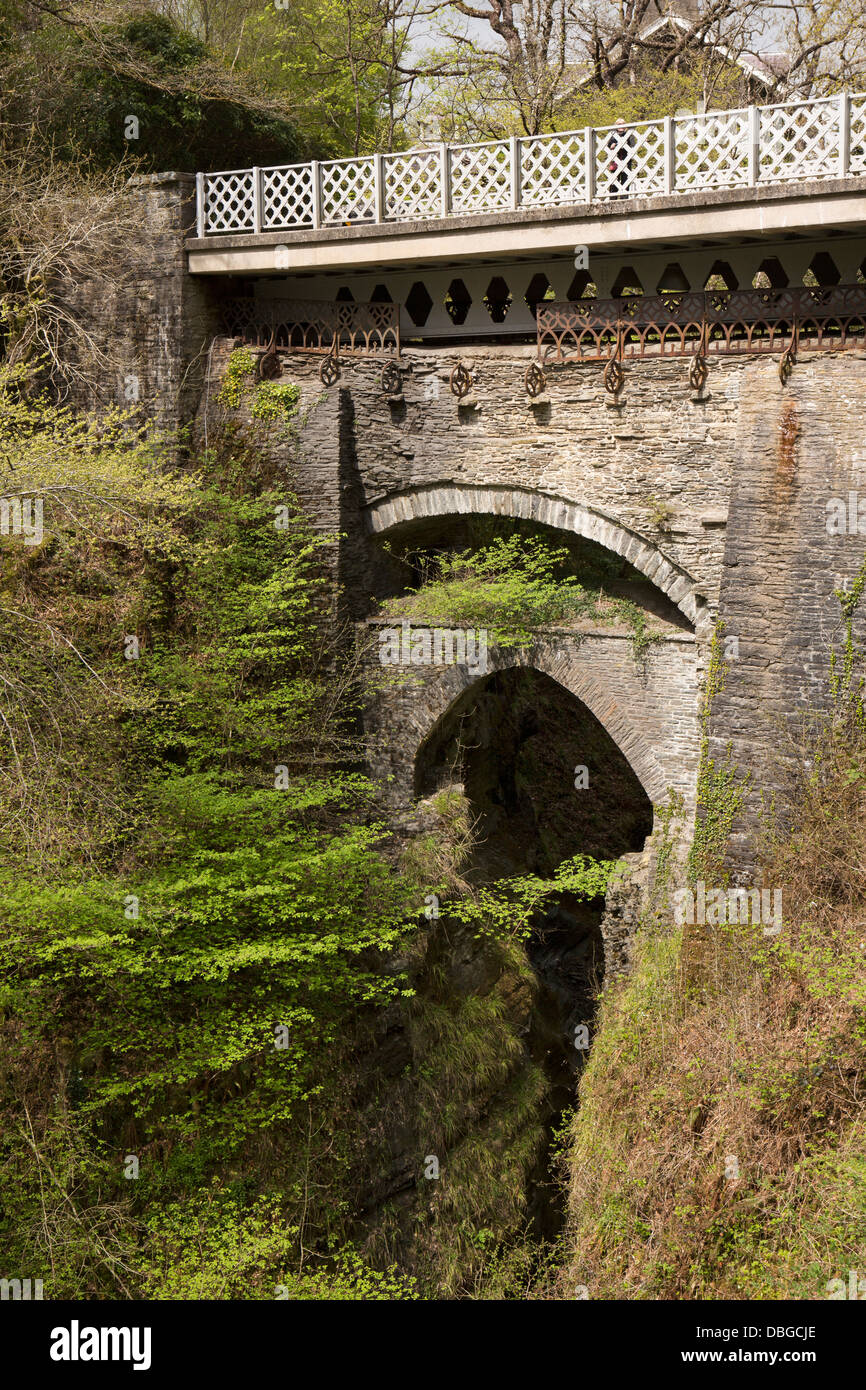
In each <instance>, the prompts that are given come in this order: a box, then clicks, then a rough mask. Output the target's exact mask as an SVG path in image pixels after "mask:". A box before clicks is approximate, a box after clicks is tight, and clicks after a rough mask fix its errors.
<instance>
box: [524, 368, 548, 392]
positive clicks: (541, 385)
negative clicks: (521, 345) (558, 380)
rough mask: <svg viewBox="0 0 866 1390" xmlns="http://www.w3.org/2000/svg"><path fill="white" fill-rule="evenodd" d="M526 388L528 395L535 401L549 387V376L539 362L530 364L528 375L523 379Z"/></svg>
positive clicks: (527, 370)
mask: <svg viewBox="0 0 866 1390" xmlns="http://www.w3.org/2000/svg"><path fill="white" fill-rule="evenodd" d="M523 380H524V384H525V386H526V394H527V395H528V396H530V397H531V398H532V399H533V400H535V399H536V398H537V397H538V396H540V395H541V393H542V391H544V390H545V389H546V387H547V376H546V375H545V373H544V370H543V368H542V367H539V365H538V363H537V362H530V364H529V366H528V367H527V368H526V375H525V377H524V378H523Z"/></svg>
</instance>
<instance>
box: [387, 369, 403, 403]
mask: <svg viewBox="0 0 866 1390" xmlns="http://www.w3.org/2000/svg"><path fill="white" fill-rule="evenodd" d="M382 390H383V392H384V393H385V395H386V396H400V395H402V394H403V378H402V376H401V375H400V368H399V367H398V366H397V363H396V362H386V363H385V365H384V367H383V368H382Z"/></svg>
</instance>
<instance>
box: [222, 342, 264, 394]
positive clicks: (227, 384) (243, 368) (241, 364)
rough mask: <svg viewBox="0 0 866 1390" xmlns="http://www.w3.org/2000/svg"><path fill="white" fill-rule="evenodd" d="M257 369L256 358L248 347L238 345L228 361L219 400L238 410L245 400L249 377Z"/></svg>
mask: <svg viewBox="0 0 866 1390" xmlns="http://www.w3.org/2000/svg"><path fill="white" fill-rule="evenodd" d="M255 370H256V359H255V357H254V356H253V354H252V352H251V351H250V349H249V348H248V347H237V348H235V349H234V351H233V352H232V355H231V357H230V358H229V360H228V362H227V363H226V369H225V372H224V373H223V379H222V381H221V383H220V389H219V391H218V392H217V400H218V401H219V403H220V405H224V406H225V407H226V409H227V410H237V409H238V407H239V405H240V403H241V401H242V400H243V396H244V392H245V390H246V388H247V385H248V378H249V377H251V376H252V375H253V374H254V372H255Z"/></svg>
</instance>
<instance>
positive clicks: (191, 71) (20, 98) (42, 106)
mask: <svg viewBox="0 0 866 1390" xmlns="http://www.w3.org/2000/svg"><path fill="white" fill-rule="evenodd" d="M85 8H86V7H85ZM0 61H3V56H0ZM5 61H6V64H7V66H8V67H9V69H10V70H11V71H12V72H14V73H15V79H13V80H12V81H10V82H8V83H7V84H6V86H7V90H6V96H5V101H4V105H5V112H6V116H7V119H8V120H9V121H10V122H11V123H13V124H14V125H15V126H18V127H20V128H23V129H25V130H26V129H28V128H30V127H38V129H39V132H40V137H41V140H42V141H44V146H45V147H46V148H48V149H52V150H53V155H54V157H55V158H59V159H61V160H64V161H69V162H71V163H75V164H81V163H83V164H86V165H89V166H90V167H95V168H111V167H113V166H115V165H116V164H117V163H118V162H119V161H120V160H123V159H131V160H134V161H135V162H136V164H137V165H138V166H139V167H140V168H141V169H144V170H147V171H153V172H158V171H164V170H167V169H181V170H186V171H189V170H194V169H214V168H220V169H225V168H238V167H245V166H246V165H248V164H250V163H252V162H255V161H258V162H259V163H261V164H284V163H290V162H292V161H293V160H298V159H301V158H303V157H304V154H305V153H306V150H305V146H304V142H303V140H302V138H301V136H300V135H299V133H298V130H297V127H296V126H295V124H294V123H293V122H292V121H290V120H289V119H287V118H286V115H285V109H284V108H282V109H281V106H280V104H279V103H278V102H276V101H272V102H271V103H268V102H267V101H263V100H262V99H261V96H260V93H259V92H258V91H257V84H256V83H255V81H254V79H253V78H252V76H251V75H250V76H249V77H247V76H246V75H244V74H241V75H239V76H238V75H230V74H229V71H228V68H227V67H225V68H224V67H222V64H221V63H219V62H218V61H215V55H214V54H213V53H212V52H211V51H210V50H209V49H208V47H207V45H206V44H205V43H203V42H202V41H201V40H199V39H198V38H196V37H194V36H193V35H191V34H189V33H186V32H184V31H183V30H182V29H181V28H180V27H179V26H178V25H176V24H175V23H174V21H173V20H171V19H170V18H168V17H167V16H166V15H164V14H160V13H158V12H156V11H155V10H148V9H145V10H144V11H142V10H141V9H140V8H139V9H135V8H133V7H131V6H130V7H129V8H128V10H127V13H126V14H124V12H123V9H121V11H120V13H119V14H118V15H116V16H115V17H113V18H112V20H111V21H109V22H106V20H105V17H104V11H102V10H100V9H98V8H97V7H93V9H92V11H91V13H90V14H89V15H88V16H87V18H86V21H85V22H84V23H80V24H74V25H69V24H66V23H64V22H63V20H62V19H61V18H55V17H54V16H53V15H47V16H43V17H42V18H41V20H40V22H39V23H37V25H36V26H35V27H33V26H30V27H29V32H28V31H27V30H22V32H21V39H20V43H19V44H18V45H15V46H14V47H11V48H10V50H9V51H7V54H6V55H5ZM130 115H133V116H135V117H136V118H137V120H138V123H139V130H138V138H137V139H134V138H133V139H131V138H130V137H129V134H128V131H127V118H128V117H129V116H130Z"/></svg>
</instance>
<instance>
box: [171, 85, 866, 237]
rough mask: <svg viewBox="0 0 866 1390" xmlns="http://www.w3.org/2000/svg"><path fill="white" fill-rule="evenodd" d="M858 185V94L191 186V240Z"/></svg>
mask: <svg viewBox="0 0 866 1390" xmlns="http://www.w3.org/2000/svg"><path fill="white" fill-rule="evenodd" d="M860 174H866V93H855V94H853V95H852V94H849V93H842V94H840V95H839V96H833V97H823V98H819V99H818V100H814V101H798V102H787V103H784V104H776V105H771V106H748V107H743V108H740V109H738V110H734V111H713V112H708V113H706V114H703V115H689V116H665V117H663V118H662V119H660V120H652V121H638V122H635V123H633V124H631V125H618V126H606V127H601V128H597V127H587V128H585V129H582V130H572V131H564V132H557V133H555V134H551V135H534V136H526V137H518V136H513V137H512V138H511V139H510V140H500V141H490V142H483V143H480V144H472V145H446V144H442V145H440V146H438V147H436V148H433V149H420V150H409V151H403V152H398V153H388V154H371V155H364V156H361V157H357V158H353V159H332V160H323V161H317V160H313V161H311V162H309V163H307V164H292V165H283V166H280V167H276V168H257V167H254V168H251V169H231V170H225V171H220V172H216V173H209V174H206V173H200V174H198V176H197V195H198V207H197V227H198V235H199V237H201V238H204V237H211V236H220V235H222V234H226V233H238V232H251V233H254V234H256V233H263V232H275V231H283V230H301V229H304V228H309V229H311V230H318V229H320V228H326V227H335V226H343V225H345V224H347V223H349V224H354V223H357V222H371V223H376V224H383V223H388V222H393V223H402V222H423V221H430V220H434V219H438V218H449V217H453V216H457V217H459V216H466V215H473V214H478V213H491V212H496V211H512V212H513V211H519V210H521V209H537V208H550V207H558V206H562V205H563V204H569V203H573V204H581V203H582V204H595V203H602V204H604V203H610V202H614V201H617V200H620V199H624V198H629V199H631V198H638V199H654V198H659V197H664V196H665V195H671V194H673V193H700V192H705V191H711V190H717V189H736V188H756V187H761V186H765V185H771V184H785V183H791V182H795V183H797V182H804V181H811V180H815V179H844V178H846V177H848V176H854V175H860Z"/></svg>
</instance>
